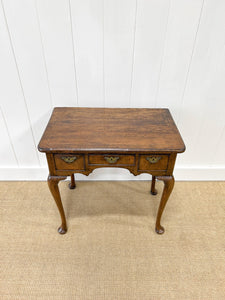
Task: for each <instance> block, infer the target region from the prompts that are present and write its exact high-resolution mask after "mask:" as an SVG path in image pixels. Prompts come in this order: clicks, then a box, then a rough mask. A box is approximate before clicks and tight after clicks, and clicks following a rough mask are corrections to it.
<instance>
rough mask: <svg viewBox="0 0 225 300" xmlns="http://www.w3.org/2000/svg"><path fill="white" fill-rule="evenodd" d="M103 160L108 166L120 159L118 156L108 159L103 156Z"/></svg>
mask: <svg viewBox="0 0 225 300" xmlns="http://www.w3.org/2000/svg"><path fill="white" fill-rule="evenodd" d="M104 159H105V160H106V161H107V162H108V163H109V164H115V163H116V162H117V161H118V159H120V158H119V157H118V156H116V157H115V156H110V157H108V156H105V157H104Z"/></svg>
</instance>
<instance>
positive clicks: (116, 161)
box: [88, 154, 135, 166]
mask: <svg viewBox="0 0 225 300" xmlns="http://www.w3.org/2000/svg"><path fill="white" fill-rule="evenodd" d="M88 164H89V165H102V166H115V165H116V166H134V165H135V155H124V154H89V155H88Z"/></svg>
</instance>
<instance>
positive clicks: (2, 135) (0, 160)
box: [0, 110, 17, 167]
mask: <svg viewBox="0 0 225 300" xmlns="http://www.w3.org/2000/svg"><path fill="white" fill-rule="evenodd" d="M0 141H1V147H0V166H2V167H4V166H5V167H10V166H16V165H17V161H16V156H15V154H14V152H13V148H12V144H11V141H10V136H9V134H8V130H7V125H6V122H5V119H4V116H3V113H2V110H0Z"/></svg>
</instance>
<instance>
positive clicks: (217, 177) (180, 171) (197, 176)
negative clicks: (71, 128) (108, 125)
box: [0, 165, 225, 181]
mask: <svg viewBox="0 0 225 300" xmlns="http://www.w3.org/2000/svg"><path fill="white" fill-rule="evenodd" d="M47 176H48V169H47V168H45V167H44V168H41V167H40V168H38V167H37V168H0V180H1V181H24V180H28V181H36V180H37V181H40V180H41V181H42V180H46V178H47ZM174 177H175V179H176V180H177V181H223V180H225V165H222V166H218V165H216V166H205V167H202V166H188V167H187V166H183V167H182V166H177V167H175V170H174ZM76 179H77V180H80V181H83V180H98V181H101V180H150V179H151V177H150V176H149V175H148V174H141V175H139V176H134V175H132V174H130V172H129V171H128V170H126V169H119V168H101V169H97V170H94V172H93V173H92V174H90V175H89V176H85V175H82V174H76Z"/></svg>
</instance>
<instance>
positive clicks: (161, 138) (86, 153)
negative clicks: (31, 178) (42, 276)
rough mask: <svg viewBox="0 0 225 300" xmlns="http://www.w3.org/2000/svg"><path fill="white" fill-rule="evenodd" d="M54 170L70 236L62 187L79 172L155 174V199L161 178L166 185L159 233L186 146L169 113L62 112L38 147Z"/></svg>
mask: <svg viewBox="0 0 225 300" xmlns="http://www.w3.org/2000/svg"><path fill="white" fill-rule="evenodd" d="M38 149H39V151H41V152H45V153H46V156H47V161H48V167H49V176H48V185H49V189H50V191H51V193H52V196H53V198H54V200H55V202H56V204H57V206H58V210H59V213H60V216H61V220H62V224H61V226H60V227H59V229H58V232H59V233H61V234H63V233H66V231H67V225H66V217H65V213H64V209H63V205H62V202H61V197H60V193H59V188H58V183H59V181H60V180H64V179H66V177H67V176H71V183H70V185H69V187H70V188H71V189H74V188H75V180H74V173H82V174H85V175H88V174H90V173H91V172H92V171H93V170H94V169H96V168H102V167H117V168H125V169H128V170H129V171H130V172H131V173H132V174H134V175H139V174H141V173H149V174H151V175H152V183H151V194H152V195H156V193H157V191H156V189H155V181H156V179H158V180H162V181H163V182H164V189H163V194H162V197H161V201H160V204H159V208H158V213H157V218H156V226H155V230H156V232H157V233H159V234H162V233H163V232H164V228H163V227H162V226H161V224H160V220H161V216H162V213H163V210H164V207H165V205H166V202H167V200H168V198H169V196H170V193H171V192H172V189H173V186H174V177H173V169H174V164H175V160H176V156H177V153H181V152H184V151H185V145H184V142H183V140H182V138H181V136H180V133H179V131H178V129H177V127H176V125H175V123H174V121H173V119H172V116H171V114H170V112H169V110H168V109H145V108H143V109H142V108H139V109H136V108H75V107H57V108H55V109H54V110H53V113H52V116H51V118H50V121H49V123H48V125H47V127H46V129H45V132H44V134H43V136H42V138H41V141H40V143H39V145H38Z"/></svg>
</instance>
